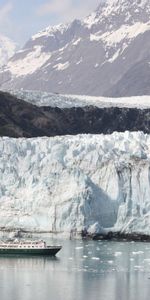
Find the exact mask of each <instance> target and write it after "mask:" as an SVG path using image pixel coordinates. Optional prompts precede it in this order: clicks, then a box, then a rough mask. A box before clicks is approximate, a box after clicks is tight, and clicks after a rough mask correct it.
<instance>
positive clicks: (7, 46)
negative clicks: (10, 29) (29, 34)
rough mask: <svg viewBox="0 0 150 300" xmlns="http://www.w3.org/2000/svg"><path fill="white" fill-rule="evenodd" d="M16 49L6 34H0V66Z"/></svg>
mask: <svg viewBox="0 0 150 300" xmlns="http://www.w3.org/2000/svg"><path fill="white" fill-rule="evenodd" d="M15 50H16V44H15V43H14V42H13V41H11V40H10V39H9V38H7V37H6V36H3V35H0V67H2V66H3V65H5V64H6V63H7V62H8V60H9V58H11V57H12V56H13V55H14V53H15Z"/></svg>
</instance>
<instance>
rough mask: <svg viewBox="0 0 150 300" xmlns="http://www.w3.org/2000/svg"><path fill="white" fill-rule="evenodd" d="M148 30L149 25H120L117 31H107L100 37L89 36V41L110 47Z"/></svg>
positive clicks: (95, 35) (96, 35)
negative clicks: (100, 42)
mask: <svg viewBox="0 0 150 300" xmlns="http://www.w3.org/2000/svg"><path fill="white" fill-rule="evenodd" d="M148 30H150V23H149V22H148V23H140V22H137V23H135V24H133V25H131V26H128V25H122V26H121V27H120V28H119V29H118V30H116V31H107V32H105V33H103V34H102V35H99V33H96V34H91V35H90V41H91V42H93V41H96V42H99V41H102V42H103V43H105V44H107V46H109V47H112V46H113V45H116V44H118V43H120V42H122V41H124V40H125V39H126V40H127V41H128V40H131V39H133V38H135V37H136V36H138V35H139V34H142V33H144V32H146V31H148Z"/></svg>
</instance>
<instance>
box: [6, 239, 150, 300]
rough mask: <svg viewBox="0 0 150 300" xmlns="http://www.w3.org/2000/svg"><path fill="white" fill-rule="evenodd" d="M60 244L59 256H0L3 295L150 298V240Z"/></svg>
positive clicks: (14, 299) (65, 299)
mask: <svg viewBox="0 0 150 300" xmlns="http://www.w3.org/2000/svg"><path fill="white" fill-rule="evenodd" d="M58 243H59V244H60V243H61V244H62V245H63V249H62V250H61V252H60V253H59V255H57V258H56V259H54V258H23V257H18V258H0V300H30V299H36V300H50V299H53V300H84V299H85V300H103V299H104V300H134V299H135V300H141V299H142V300H149V299H150V244H147V243H133V242H130V243H123V242H121V243H117V242H92V241H86V242H82V241H60V240H59V241H56V240H55V241H53V244H58ZM51 244H52V241H51Z"/></svg>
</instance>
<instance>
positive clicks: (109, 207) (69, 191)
mask: <svg viewBox="0 0 150 300" xmlns="http://www.w3.org/2000/svg"><path fill="white" fill-rule="evenodd" d="M0 187H1V188H0V228H5V229H12V230H14V229H24V230H28V231H36V232H42V231H50V232H54V233H65V234H70V232H81V230H82V229H84V228H86V229H87V230H88V232H89V233H99V232H102V231H108V230H110V228H111V230H117V231H123V232H138V233H147V234H149V230H150V136H149V135H144V134H143V133H142V132H137V133H131V132H125V133H117V132H114V133H113V134H112V135H79V136H63V137H54V138H47V137H44V138H36V139H11V138H7V137H3V138H0Z"/></svg>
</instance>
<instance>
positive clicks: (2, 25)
mask: <svg viewBox="0 0 150 300" xmlns="http://www.w3.org/2000/svg"><path fill="white" fill-rule="evenodd" d="M12 10H13V5H12V3H11V2H7V3H6V4H5V5H2V6H0V29H1V33H2V34H7V32H9V31H10V30H11V29H12V23H11V20H10V19H11V18H10V14H11V12H12Z"/></svg>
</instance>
